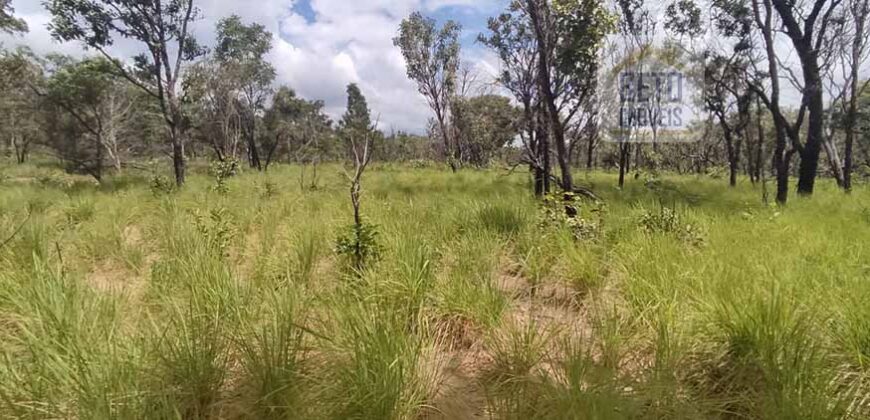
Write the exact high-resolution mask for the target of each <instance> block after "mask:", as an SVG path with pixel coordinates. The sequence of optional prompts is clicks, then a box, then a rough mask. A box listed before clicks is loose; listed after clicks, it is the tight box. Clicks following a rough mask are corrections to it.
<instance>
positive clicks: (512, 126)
mask: <svg viewBox="0 0 870 420" xmlns="http://www.w3.org/2000/svg"><path fill="white" fill-rule="evenodd" d="M453 115H454V121H453V124H454V126H455V127H456V134H457V135H458V136H459V137H460V139H461V142H462V144H463V145H464V149H465V151H464V152H463V157H464V159H463V160H464V161H465V162H468V163H470V164H472V165H475V166H486V165H489V163H490V160H492V159H493V158H494V157H495V155H496V154H497V153H498V152H499V151H500V150H502V149H503V148H504V147H505V146H508V145H510V143H511V142H512V141H513V140H514V138H515V137H516V136H517V131H518V130H517V128H518V124H519V122H520V120H519V111H518V110H517V109H516V108H515V107H514V106H513V105H511V101H510V99H509V98H507V97H504V96H499V95H481V96H475V97H472V98H459V99H456V100H455V101H454V103H453Z"/></svg>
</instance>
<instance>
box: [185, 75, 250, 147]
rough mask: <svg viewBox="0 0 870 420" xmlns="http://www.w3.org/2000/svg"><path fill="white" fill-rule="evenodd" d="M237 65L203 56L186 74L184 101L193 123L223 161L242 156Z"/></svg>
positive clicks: (204, 141)
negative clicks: (225, 64)
mask: <svg viewBox="0 0 870 420" xmlns="http://www.w3.org/2000/svg"><path fill="white" fill-rule="evenodd" d="M237 70H238V68H236V67H234V66H223V65H221V64H220V63H218V62H216V61H215V60H204V61H201V62H199V63H196V64H195V65H193V66H191V67H190V69H189V70H188V72H187V73H186V74H185V79H184V91H185V104H186V105H188V109H189V111H188V115H189V116H190V119H191V124H192V126H193V127H194V128H195V129H196V132H197V133H199V135H200V137H201V141H202V142H203V143H206V144H208V145H209V146H210V147H211V149H212V150H213V151H214V153H215V156H216V157H217V159H218V160H219V161H221V162H227V161H231V160H237V159H238V158H239V153H240V147H241V146H242V145H241V141H242V139H243V134H242V131H243V130H244V129H243V125H244V124H243V122H242V120H243V116H242V114H243V113H244V111H243V110H242V109H241V108H242V104H241V103H240V101H239V85H240V78H239V75H238V73H237Z"/></svg>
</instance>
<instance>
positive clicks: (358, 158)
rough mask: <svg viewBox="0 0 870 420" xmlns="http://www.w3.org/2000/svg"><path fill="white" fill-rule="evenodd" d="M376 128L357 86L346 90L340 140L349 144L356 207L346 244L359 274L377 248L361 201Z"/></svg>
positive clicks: (351, 195) (351, 196) (349, 86)
mask: <svg viewBox="0 0 870 420" xmlns="http://www.w3.org/2000/svg"><path fill="white" fill-rule="evenodd" d="M375 126H376V124H372V123H371V116H370V113H369V108H368V104H367V103H366V98H365V97H364V96H363V95H362V92H360V90H359V87H357V85H355V84H353V83H351V84H350V85H348V86H347V111H346V112H345V114H344V116H342V118H341V127H340V130H341V136H342V138H343V139H344V140H345V141H347V143H348V146H349V148H350V151H351V157H352V163H353V171H352V172H350V173H345V175H346V176H347V179H348V181H349V182H350V201H351V205H352V206H353V226H352V238H351V239H350V241H344V243H345V244H344V246H341V244H340V246H339V248H345V250H346V251H349V252H350V254H351V257H352V260H353V267H354V269H355V270H356V271H357V272H360V271H361V270H362V269H363V268H364V264H365V260H366V259H367V258H368V257H369V256H371V255H370V254H371V252H372V247H373V246H374V243H373V242H374V237H373V234H374V228H373V227H372V226H369V225H367V224H366V223H364V222H363V219H362V215H361V213H360V205H361V200H362V176H363V174H364V173H365V170H366V168H368V165H369V163H370V162H371V159H372V151H373V147H372V145H373V143H374V139H375V136H376V135H377V134H378V133H377V131H376V130H375Z"/></svg>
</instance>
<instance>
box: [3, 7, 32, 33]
mask: <svg viewBox="0 0 870 420" xmlns="http://www.w3.org/2000/svg"><path fill="white" fill-rule="evenodd" d="M14 13H15V9H13V8H12V0H0V33H4V32H5V33H10V34H11V33H16V32H27V23H25V22H24V21H23V20H21V19H18V18H16V17H15V16H14Z"/></svg>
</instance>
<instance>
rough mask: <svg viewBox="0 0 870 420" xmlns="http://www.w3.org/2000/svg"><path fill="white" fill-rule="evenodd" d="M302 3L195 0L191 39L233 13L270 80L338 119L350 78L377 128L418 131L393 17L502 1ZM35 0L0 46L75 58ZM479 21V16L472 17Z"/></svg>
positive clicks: (125, 46) (125, 52) (480, 61)
mask: <svg viewBox="0 0 870 420" xmlns="http://www.w3.org/2000/svg"><path fill="white" fill-rule="evenodd" d="M297 1H302V0H259V1H249V0H198V5H199V7H200V8H201V9H202V12H203V19H202V20H201V21H199V22H197V24H196V25H195V27H194V28H193V31H194V33H195V35H196V37H197V38H198V39H199V40H200V41H201V42H203V43H205V44H207V45H208V44H210V43H211V42H213V40H214V27H215V24H216V23H217V21H218V20H219V19H220V18H222V17H225V16H228V15H231V14H238V15H239V16H241V17H242V18H243V20H244V21H246V22H258V23H260V24H262V25H264V26H265V27H266V28H267V29H268V30H270V31H272V32H273V34H274V37H275V41H274V44H273V50H272V52H271V53H270V54H269V57H268V58H269V60H270V61H271V63H272V64H273V65H274V66H275V68H276V69H277V73H278V77H277V81H276V84H286V85H289V86H290V87H292V88H294V89H295V90H296V91H297V92H299V94H300V95H302V96H304V97H306V98H309V99H321V100H324V101H325V103H326V109H327V111H328V112H329V113H330V114H331V115H332V116H333V117H336V118H337V117H338V116H340V115H341V113H342V112H343V111H344V106H345V101H346V99H345V87H346V85H347V84H348V83H358V84H359V86H360V89H361V90H362V91H363V93H364V94H365V95H366V97H367V98H368V101H369V106H370V108H371V109H372V112H373V114H375V115H379V116H380V121H381V126H382V128H384V129H397V130H408V131H413V132H418V133H422V132H424V131H425V128H426V123H427V121H428V119H429V117H430V112H429V110H428V108H427V106H426V102H425V100H424V99H423V98H422V97H421V96H420V95H419V94H418V92H417V89H416V86H415V85H414V83H412V82H411V81H409V80H408V79H407V77H406V74H405V64H404V60H403V59H402V56H401V54H400V53H399V51H398V50H397V49H396V48H395V47H394V46H393V43H392V38H393V36H394V35H395V31H396V28H397V27H398V25H399V22H400V21H401V19H402V18H403V17H405V16H407V15H408V14H409V13H410V12H411V11H413V10H423V11H425V12H426V13H434V12H437V11H439V9H442V8H444V7H449V6H455V7H456V8H455V9H449V10H450V11H451V12H455V13H463V14H465V15H466V16H464V17H465V18H466V19H467V18H468V16H469V15H473V14H475V13H477V14H480V13H482V12H486V11H491V10H493V7H494V6H497V5H498V3H499V2H503V0H310V3H309V4H308V5H309V6H310V10H311V11H313V13H314V19H313V20H310V21H309V19H307V18H306V16H302V15H301V14H300V13H296V12H294V4H295V3H296V2H297ZM40 3H41V1H40V0H13V6H14V7H15V8H16V12H17V13H16V14H17V15H18V16H20V17H22V18H23V19H25V20H26V21H27V23H28V25H29V26H30V29H31V31H30V33H28V34H26V35H24V36H23V37H18V38H11V37H9V36H0V42H3V43H4V44H6V45H19V44H23V45H28V46H30V47H31V48H33V49H34V50H35V51H37V52H38V53H42V54H44V53H47V52H62V53H66V54H73V55H82V54H84V52H83V50H82V48H81V47H80V46H78V45H76V44H63V45H61V44H57V43H55V42H53V41H52V39H51V36H50V34H49V32H48V30H47V29H46V27H45V25H46V24H47V23H48V22H49V20H50V19H49V16H48V14H47V12H46V11H45V10H44V9H43V8H42V7H41V5H40ZM479 19H480V24H481V25H482V23H483V19H485V17H484V16H482V15H481V16H480V17H479ZM137 51H139V47H138V46H137V45H136V44H135V43H131V42H118V44H117V45H116V46H115V47H113V53H114V54H117V55H120V56H127V57H128V56H131V55H133V54H135V53H136V52H137ZM465 55H466V57H465V60H466V62H472V61H474V62H477V65H476V67H477V68H478V69H479V70H480V71H481V73H482V74H483V75H484V76H486V75H491V74H495V73H496V72H497V59H495V58H494V57H492V56H491V55H489V54H486V53H484V52H482V51H479V48H478V47H473V48H471V49H470V50H467V51H466V53H465Z"/></svg>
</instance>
